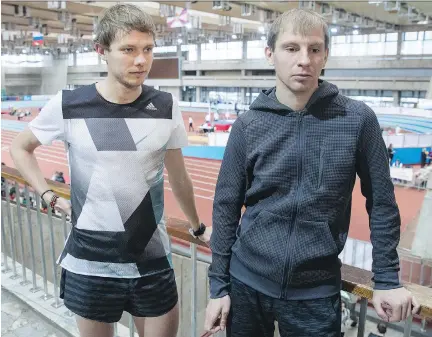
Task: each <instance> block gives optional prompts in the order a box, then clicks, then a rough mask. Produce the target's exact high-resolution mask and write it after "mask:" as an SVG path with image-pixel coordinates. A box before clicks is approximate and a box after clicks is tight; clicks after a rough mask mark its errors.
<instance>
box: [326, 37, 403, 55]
mask: <svg viewBox="0 0 432 337" xmlns="http://www.w3.org/2000/svg"><path fill="white" fill-rule="evenodd" d="M386 38H387V40H388V42H385V41H386ZM389 40H394V41H389ZM341 41H344V42H343V43H342V42H341ZM396 52H397V33H389V34H369V35H348V36H335V37H334V39H332V41H331V55H332V56H365V55H375V56H379V55H396Z"/></svg>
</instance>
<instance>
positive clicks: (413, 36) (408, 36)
mask: <svg viewBox="0 0 432 337" xmlns="http://www.w3.org/2000/svg"><path fill="white" fill-rule="evenodd" d="M403 35H404V41H416V40H417V32H406V33H404V34H403Z"/></svg>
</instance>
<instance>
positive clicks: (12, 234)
mask: <svg viewBox="0 0 432 337" xmlns="http://www.w3.org/2000/svg"><path fill="white" fill-rule="evenodd" d="M5 188H6V214H7V219H8V223H9V229H10V233H9V234H10V235H9V242H10V247H11V257H12V276H11V277H10V278H11V279H12V280H16V279H17V278H19V277H20V276H19V275H18V273H17V270H16V251H15V226H14V224H13V223H12V215H11V203H10V196H9V182H8V181H7V180H5ZM15 195H16V193H15Z"/></svg>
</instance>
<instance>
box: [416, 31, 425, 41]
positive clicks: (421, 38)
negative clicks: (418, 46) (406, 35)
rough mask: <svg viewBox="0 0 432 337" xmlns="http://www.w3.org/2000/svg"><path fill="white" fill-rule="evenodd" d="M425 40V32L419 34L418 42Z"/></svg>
mask: <svg viewBox="0 0 432 337" xmlns="http://www.w3.org/2000/svg"><path fill="white" fill-rule="evenodd" d="M423 38H424V32H418V39H417V40H420V41H423Z"/></svg>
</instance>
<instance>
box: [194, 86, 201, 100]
mask: <svg viewBox="0 0 432 337" xmlns="http://www.w3.org/2000/svg"><path fill="white" fill-rule="evenodd" d="M195 95H196V99H195V100H196V101H197V102H201V87H196V91H195Z"/></svg>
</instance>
